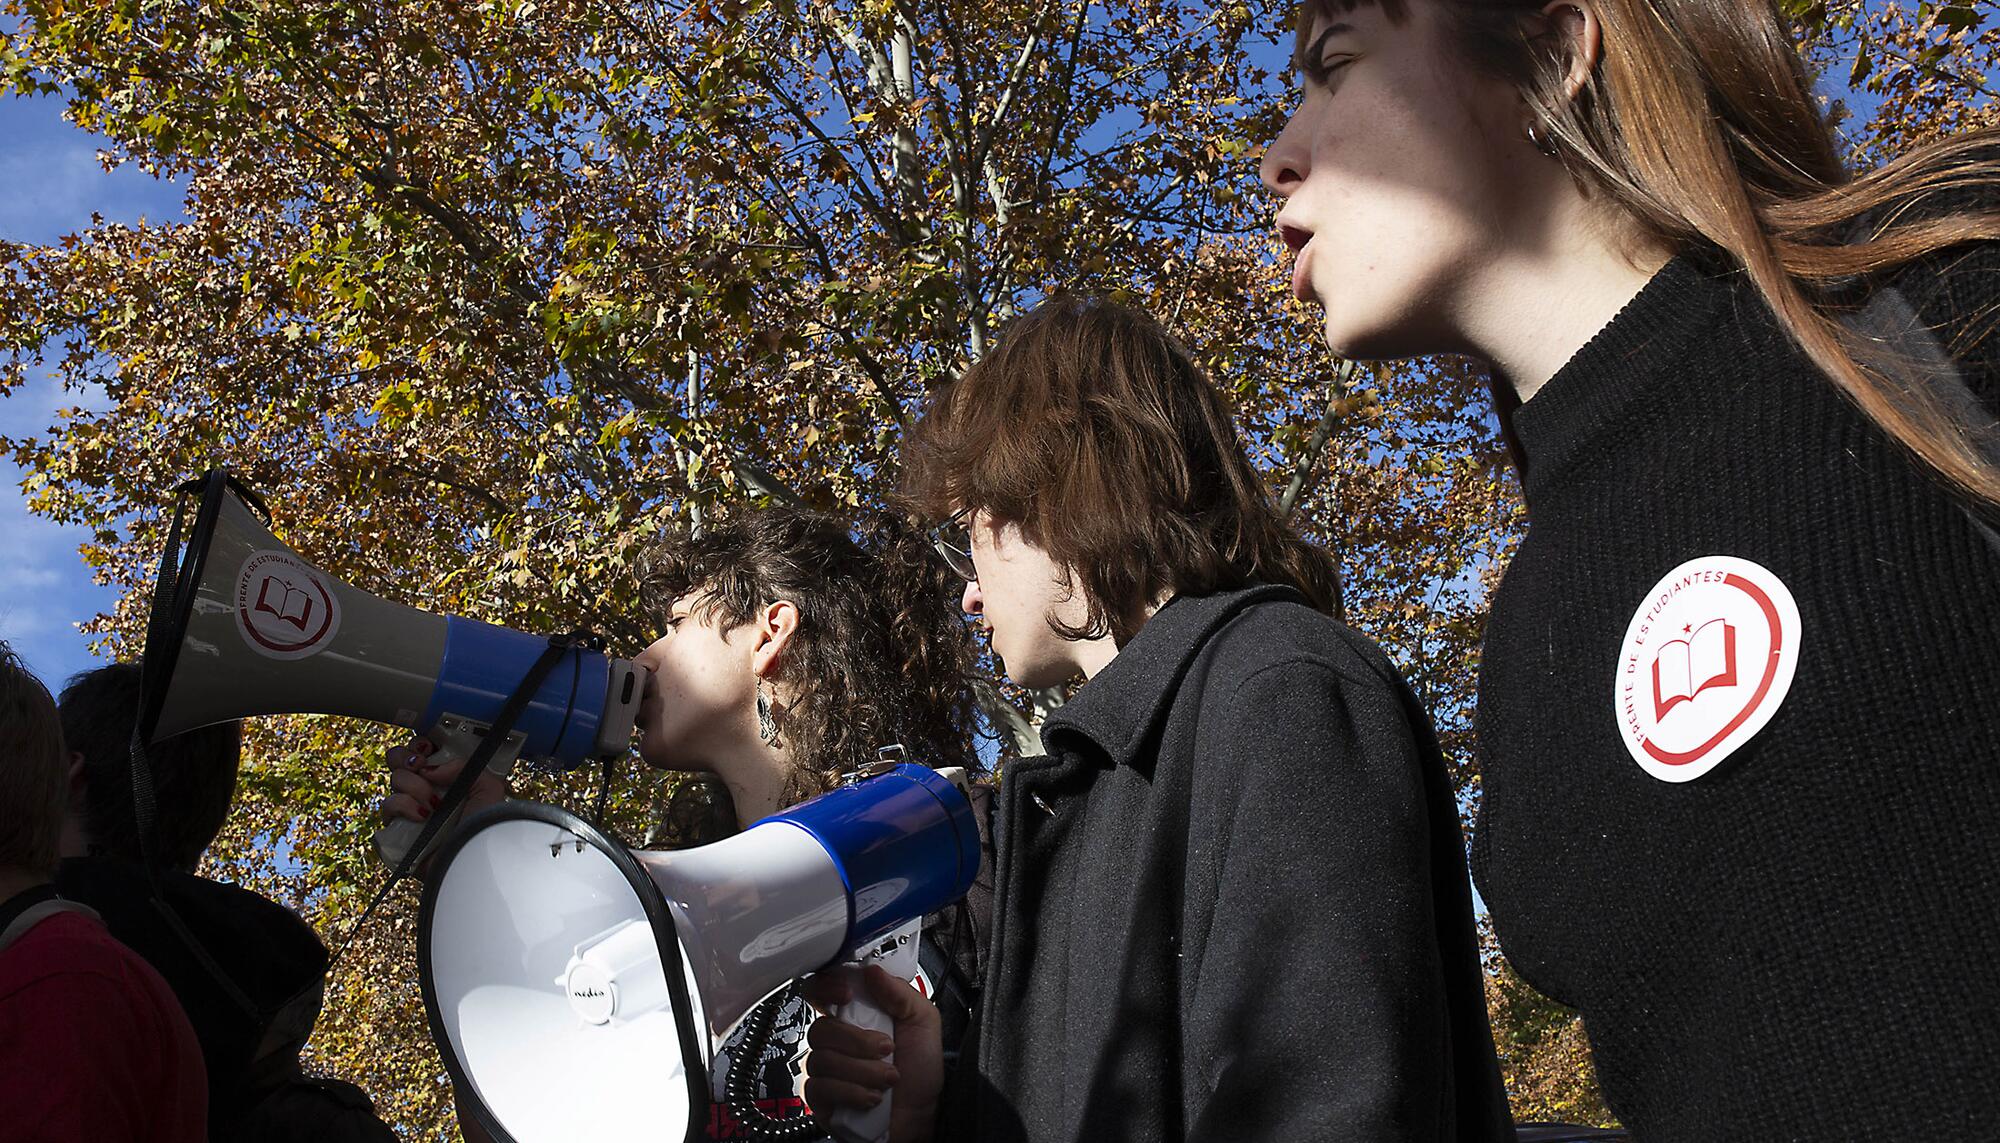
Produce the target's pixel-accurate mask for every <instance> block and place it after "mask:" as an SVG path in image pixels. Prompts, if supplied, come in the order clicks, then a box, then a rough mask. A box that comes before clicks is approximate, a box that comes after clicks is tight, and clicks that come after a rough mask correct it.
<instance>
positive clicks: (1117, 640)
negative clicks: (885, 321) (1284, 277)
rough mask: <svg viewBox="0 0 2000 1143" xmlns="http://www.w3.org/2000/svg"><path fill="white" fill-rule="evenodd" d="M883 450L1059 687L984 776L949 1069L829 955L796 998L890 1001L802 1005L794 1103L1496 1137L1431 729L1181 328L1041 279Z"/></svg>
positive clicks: (886, 984) (1116, 1123) (1272, 1136)
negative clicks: (897, 447) (806, 994)
mask: <svg viewBox="0 0 2000 1143" xmlns="http://www.w3.org/2000/svg"><path fill="white" fill-rule="evenodd" d="M904 459H905V466H906V468H905V487H906V490H907V492H908V495H909V497H910V498H911V500H913V501H914V502H915V504H916V505H917V506H918V507H920V508H921V509H922V510H923V511H924V512H925V513H926V514H928V515H930V516H932V517H933V518H936V519H940V520H945V521H947V522H948V525H947V527H946V528H944V529H942V530H941V533H940V537H939V545H940V549H941V550H942V551H943V552H944V553H945V554H946V555H947V558H948V559H949V561H950V562H951V563H952V564H953V566H954V568H955V569H956V570H958V571H959V572H960V574H961V575H962V576H963V577H964V578H965V580H966V584H965V591H964V596H963V598H962V601H961V605H962V606H963V608H964V610H965V611H966V612H967V613H969V614H971V615H973V616H975V617H976V618H977V619H978V620H979V622H980V623H981V624H982V625H983V626H984V627H985V628H986V629H987V630H988V631H990V632H991V636H992V647H993V651H994V654H995V655H997V656H998V657H999V658H1000V660H1001V661H1002V662H1003V663H1004V664H1005V666H1006V671H1007V675H1008V676H1009V677H1010V678H1012V679H1013V680H1014V681H1015V682H1017V683H1019V684H1021V685H1022V686H1026V687H1051V686H1059V685H1062V684H1064V683H1067V682H1070V681H1072V680H1075V679H1077V678H1079V677H1080V678H1081V679H1082V680H1083V682H1082V685H1081V686H1080V687H1079V688H1078V689H1077V690H1076V692H1075V694H1074V696H1073V697H1072V698H1071V699H1070V700H1069V702H1068V703H1067V704H1066V705H1064V706H1062V707H1061V708H1059V709H1058V710H1056V711H1055V712H1054V713H1053V714H1052V715H1050V716H1049V718H1048V719H1047V721H1046V723H1045V724H1044V726H1043V727H1042V738H1043V742H1044V744H1045V745H1046V747H1047V755H1046V757H1041V758H1024V759H1020V760H1018V761H1015V762H1013V763H1011V764H1010V766H1009V768H1008V769H1007V771H1006V773H1005V775H1004V777H1003V780H1002V782H1001V784H1000V793H999V798H998V800H999V806H998V809H997V811H996V812H997V821H996V833H997V835H998V837H999V842H998V850H997V854H996V859H995V865H994V899H993V922H992V923H993V944H992V948H991V950H990V956H989V958H988V960H987V964H986V976H985V982H984V992H983V995H982V998H981V1002H980V1009H979V1013H978V1017H977V1028H976V1033H975V1035H974V1037H973V1040H972V1042H971V1043H970V1044H969V1045H968V1046H967V1047H966V1048H965V1049H964V1051H963V1052H962V1054H961V1056H960V1058H959V1061H958V1063H957V1067H956V1070H955V1071H954V1073H953V1074H952V1075H951V1077H950V1078H949V1082H948V1083H947V1082H946V1080H945V1077H943V1076H942V1074H941V1072H942V1064H941V1062H940V1058H939V1053H938V1036H937V1031H936V1025H935V1018H934V1016H933V1015H932V1014H931V1013H930V1012H929V1011H928V1010H927V1008H928V1006H926V1005H924V1004H922V1003H921V1001H920V1000H919V999H918V998H917V997H916V994H915V993H914V992H912V991H911V990H910V989H909V988H907V987H905V986H903V985H900V984H898V983H896V982H893V981H890V980H889V979H888V978H887V977H886V976H885V975H884V974H882V973H880V972H879V971H871V972H870V973H869V974H868V975H866V976H864V977H861V978H858V979H857V978H855V977H854V976H853V975H852V974H847V973H840V974H826V975H825V976H823V977H822V978H821V979H820V980H816V981H815V982H814V986H813V989H812V996H813V999H814V1000H815V1002H816V1003H821V1004H837V1003H841V1002H843V1001H844V1000H845V999H846V998H847V997H848V996H851V995H852V990H853V989H855V988H857V987H860V988H866V989H868V990H869V991H870V992H871V994H872V995H873V997H874V998H875V1000H876V1001H877V1002H878V1003H880V1004H881V1005H882V1007H883V1010H884V1011H886V1012H889V1013H890V1014H891V1015H892V1016H893V1017H895V1018H896V1021H897V1024H896V1029H895V1034H894V1037H893V1043H892V1042H891V1038H890V1037H887V1036H884V1035H883V1034H880V1033H875V1032H866V1031H863V1030H861V1029H858V1028H855V1027H854V1026H852V1025H848V1024H845V1023H842V1022H838V1021H831V1020H821V1021H820V1022H819V1023H817V1024H815V1025H814V1027H813V1030H812V1033H811V1041H812V1046H813V1052H812V1055H811V1056H810V1057H809V1059H808V1064H807V1070H808V1074H809V1076H810V1077H811V1078H810V1079H809V1080H808V1082H807V1088H806V1097H807V1102H808V1103H810V1104H811V1105H812V1106H813V1107H814V1108H815V1109H816V1110H822V1111H824V1110H827V1109H831V1108H833V1107H835V1106H841V1105H846V1106H861V1105H868V1104H871V1103H872V1102H873V1101H875V1100H877V1099H879V1097H880V1093H881V1092H882V1091H884V1090H893V1091H894V1095H895V1098H894V1102H893V1104H892V1110H893V1114H894V1119H895V1122H894V1124H893V1125H892V1138H893V1139H895V1140H898V1141H908V1140H921V1139H930V1138H934V1137H937V1138H945V1139H952V1140H973V1139H978V1140H1035V1141H1054V1140H1091V1141H1094V1143H1095V1141H1104V1140H1179V1139H1205V1140H1225V1139H1227V1140H1296V1139H1315V1140H1329V1139H1355V1140H1363V1139H1365V1140H1392V1139H1394V1140H1450V1139H1468V1140H1484V1139H1504V1138H1508V1137H1510V1136H1511V1130H1512V1129H1511V1125H1510V1123H1509V1120H1508V1117H1507V1109H1506V1097H1505V1093H1504V1092H1503V1090H1502V1088H1501V1084H1500V1078H1499V1072H1498V1067H1497V1065H1496V1062H1495V1059H1494V1054H1493V1045H1492V1039H1491V1034H1490V1031H1489V1029H1488V1026H1487V1018H1486V1008H1485V1002H1484V995H1483V988H1482V980H1481V976H1480V970H1479V954H1478V944H1477V940H1476V937H1475V931H1474V927H1473V917H1472V902H1471V890H1470V887H1469V884H1468V882H1467V878H1466V870H1465V851H1464V848H1463V845H1462V842H1461V838H1460V834H1459V827H1458V818H1457V811H1456V807H1455V805H1454V801H1453V797H1452V786H1451V781H1450V778H1449V775H1448V774H1447V772H1446V768H1445V764H1444V760H1443V758H1442V756H1441V755H1440V754H1439V752H1438V747H1437V744H1436V741H1435V740H1434V738H1433V735H1432V731H1431V726H1430V723H1429V721H1428V719H1427V718H1426V717H1425V715H1424V712H1423V710H1422V708H1421V707H1420V706H1419V705H1418V703H1417V701H1416V699H1415V697H1414V696H1413V695H1412V693H1411V691H1410V689H1409V688H1408V687H1407V686H1406V685H1405V683H1404V682H1403V680H1402V678H1401V677H1400V675H1399V674H1398V673H1397V671H1396V669H1395V667H1394V666H1393V665H1392V664H1391V663H1390V662H1389V660H1388V659H1387V657H1385V656H1384V655H1383V653H1382V652H1381V651H1380V650H1379V649H1378V648H1377V647H1376V646H1375V645H1374V644H1372V643H1370V642H1369V641H1368V640H1367V639H1366V638H1364V637H1363V636H1361V635H1360V634H1358V633H1356V632H1355V631H1353V630H1351V629H1350V628H1348V627H1346V626H1344V625H1343V624H1342V623H1341V622H1339V620H1337V619H1336V618H1335V617H1334V613H1336V612H1337V611H1338V608H1339V588H1338V577H1337V575H1336V572H1335V567H1334V564H1333V562H1332V560H1331V559H1330V558H1329V557H1328V555H1327V554H1326V553H1325V552H1324V551H1322V550H1321V549H1319V548H1317V547H1314V546H1312V545H1311V544H1309V543H1307V542H1306V541H1305V540H1303V539H1302V538H1300V537H1299V536H1298V535H1297V534H1296V533H1295V532H1294V531H1293V530H1292V529H1291V528H1290V527H1289V526H1288V525H1287V524H1286V523H1285V521H1284V519H1283V518H1282V517H1281V516H1280V515H1279V514H1278V513H1277V512H1276V511H1275V510H1274V509H1273V507H1272V505H1271V503H1270V500H1269V497H1268V494H1267V491H1266V489H1265V486H1264V482H1263V481H1262V479H1261V478H1260V477H1259V476H1258V474H1257V472H1256V471H1255V470H1254V469H1253V468H1252V467H1251V466H1250V464H1249V461H1248V460H1247V459H1246V457H1245V455H1244V451H1243V446H1242V444H1241V443H1240V441H1239V440H1238V438H1237V435H1236V431H1235V429H1234V426H1233V423H1232V421H1231V418H1230V416H1229V410H1228V408H1227V406H1226V405H1225V404H1224V402H1223V400H1222V398H1221V396H1220V394H1218V393H1217V391H1216V389H1215V387H1214V386H1213V385H1212V384H1211V383H1210V381H1209V379H1208V377H1207V376H1206V375H1205V374H1204V373H1203V371H1202V370H1201V369H1200V367H1199V366H1198V365H1197V364H1196V363H1195V362H1194V361H1193V359H1192V358H1191V357H1190V356H1189V355H1188V353H1187V351H1186V350H1185V349H1184V348H1183V347H1182V346H1181V345H1180V344H1179V343H1178V342H1176V341H1175V340H1174V338H1173V337H1171V336H1170V335H1169V334H1168V333H1167V332H1166V331H1165V330H1164V329H1163V328H1161V326H1160V325H1159V324H1158V323H1157V322H1155V321H1154V320H1152V319H1151V318H1149V317H1147V316H1146V315H1144V314H1141V313H1138V312H1136V311H1133V310H1131V309H1128V308H1125V307H1123V306H1119V305H1115V304H1111V303H1108V302H1101V301H1085V300H1079V299H1074V298H1058V299H1055V300H1052V301H1049V302H1047V303H1045V304H1043V305H1042V306H1041V307H1039V308H1038V309H1036V310H1035V311H1034V312H1033V313H1031V314H1029V315H1027V316H1026V317H1024V318H1022V319H1020V320H1019V321H1017V322H1016V323H1014V325H1013V326H1012V327H1011V328H1010V329H1009V330H1007V331H1006V333H1005V334H1004V335H1003V337H1002V339H1001V341H1000V343H999V346H998V348H997V349H996V350H995V351H994V352H993V353H992V354H991V355H989V356H987V357H985V358H983V359H982V360H980V361H979V362H978V363H977V364H975V365H974V366H973V367H972V368H970V369H968V370H967V371H966V372H965V373H964V375H963V376H961V377H959V378H958V379H956V380H955V381H951V382H949V383H947V384H945V385H944V386H943V387H942V388H940V389H939V390H937V392H936V393H934V394H933V395H932V397H931V400H930V403H929V406H928V408H927V409H926V412H925V415H924V418H923V420H922V421H921V423H919V424H918V425H917V426H916V427H915V429H914V430H913V431H912V433H911V436H910V439H909V441H908V443H907V446H906V449H905V456H904ZM891 1048H893V1052H894V1061H893V1064H890V1063H886V1062H884V1061H883V1058H882V1057H883V1054H884V1053H885V1052H887V1051H889V1050H891Z"/></svg>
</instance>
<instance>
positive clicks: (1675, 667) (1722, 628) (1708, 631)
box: [1653, 619, 1736, 719]
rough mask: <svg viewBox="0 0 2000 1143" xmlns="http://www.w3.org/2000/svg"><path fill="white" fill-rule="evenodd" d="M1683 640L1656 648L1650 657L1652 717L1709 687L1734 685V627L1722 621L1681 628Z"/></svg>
mask: <svg viewBox="0 0 2000 1143" xmlns="http://www.w3.org/2000/svg"><path fill="white" fill-rule="evenodd" d="M1684 632H1685V634H1686V635H1687V638H1685V639H1675V640H1673V641H1672V642H1670V643H1663V644H1661V645H1660V653H1659V654H1658V655H1657V656H1655V657H1654V658H1653V717H1654V718H1655V719H1661V718H1665V717H1666V716H1667V712H1668V711H1670V710H1672V709H1674V707H1676V706H1678V705H1679V704H1681V703H1684V702H1687V701H1688V700H1689V699H1692V698H1693V697H1694V696H1696V695H1698V694H1700V693H1701V692H1703V691H1705V690H1707V689H1708V688H1710V687H1733V686H1735V685H1736V628H1735V626H1734V625H1732V624H1731V623H1729V622H1728V621H1727V620H1724V619H1711V620H1709V621H1708V622H1706V623H1704V624H1702V625H1701V626H1699V627H1694V626H1692V625H1689V626H1688V627H1687V628H1684Z"/></svg>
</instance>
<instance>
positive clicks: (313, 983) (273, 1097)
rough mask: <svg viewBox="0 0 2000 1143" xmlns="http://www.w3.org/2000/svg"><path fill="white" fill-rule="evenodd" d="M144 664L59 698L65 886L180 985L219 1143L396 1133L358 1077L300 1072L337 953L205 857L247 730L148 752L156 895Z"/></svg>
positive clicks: (106, 670)
mask: <svg viewBox="0 0 2000 1143" xmlns="http://www.w3.org/2000/svg"><path fill="white" fill-rule="evenodd" d="M139 699H140V670H139V666H138V664H136V663H116V664H113V665H111V666H107V667H100V668H98V669H97V670H94V671H89V672H86V673H84V674H80V675H78V676H76V677H75V678H73V679H71V680H70V682H69V685H68V686H67V687H65V688H64V689H63V693H62V705H61V711H62V731H63V736H64V738H65V739H66V741H67V743H68V746H69V755H68V766H67V770H68V784H69V799H68V800H69V810H68V813H67V814H66V815H65V816H64V818H63V823H62V838H61V854H62V858H63V860H62V864H61V866H60V867H59V868H58V869H57V871H56V877H55V885H56V888H57V890H58V891H60V892H61V893H62V894H63V896H64V897H66V898H68V899H70V900H74V901H78V902H82V903H84V904H87V905H89V906H90V907H91V908H92V909H95V910H96V911H97V912H98V913H99V914H100V915H102V917H103V918H104V923H105V925H106V926H107V927H108V928H109V929H110V930H111V933H112V935H114V936H116V937H117V938H118V939H119V940H121V941H123V942H124V943H125V944H127V945H129V946H131V948H133V949H134V950H136V951H137V952H138V953H139V954H140V955H141V956H143V957H145V958H146V961H147V962H148V963H149V964H151V965H152V966H153V967H154V968H155V969H157V970H158V971H159V973H160V974H161V975H162V976H163V977H165V978H166V980H167V982H168V983H169V984H170V985H171V986H172V987H173V990H174V994H175V995H176V996H178V997H179V998H180V1003H181V1006H182V1007H183V1008H184V1009H185V1010H186V1012H187V1015H188V1018H189V1019H190V1020H191V1021H192V1022H193V1026H194V1031H195V1035H196V1037H197V1038H198V1039H199V1041H200V1043H201V1051H202V1056H203V1059H204V1061H205V1063H206V1070H207V1074H208V1119H209V1132H210V1138H212V1139H213V1140H215V1141H216V1143H266V1141H271V1143H276V1141H280V1140H301V1141H313V1143H388V1141H389V1140H391V1139H393V1138H394V1135H393V1133H392V1132H391V1131H390V1130H389V1128H388V1126H387V1125H386V1124H384V1123H383V1122H382V1121H381V1120H380V1119H378V1118H377V1117H376V1116H375V1113H374V1107H373V1104H372V1103H371V1102H370V1101H369V1099H368V1096H367V1094H366V1093H365V1092H363V1091H362V1090H361V1089H360V1088H358V1087H355V1086H354V1085H353V1084H349V1083H346V1082H343V1081H340V1080H335V1079H328V1078H323V1077H314V1076H308V1075H306V1073H305V1071H304V1068H303V1067H302V1065H301V1063H300V1060H299V1052H300V1049H301V1048H303V1047H304V1045H305V1042H306V1039H307V1037H308V1036H310V1035H311V1033H312V1029H313V1024H314V1022H315V1021H316V1020H317V1019H318V1017H319V1011H320V1004H321V999H322V993H323V989H324V984H325V976H326V968H327V955H326V948H325V946H324V945H322V944H321V943H320V940H319V937H318V935H317V934H315V933H314V932H313V930H312V927H311V926H309V925H307V924H306V923H305V921H303V920H302V919H300V917H299V916H298V914H296V913H294V912H292V911H291V910H289V909H286V908H284V907H283V906H281V905H278V904H276V903H275V902H272V901H269V900H266V899H265V898H263V897H261V896H259V895H257V894H256V893H253V892H251V891H249V890H248V889H244V888H241V887H239V886H236V885H232V884H230V883H228V882H224V881H217V880H213V879H211V878H206V877H200V876H197V875H196V874H195V868H196V867H197V866H198V865H199V864H200V863H201V859H202V855H203V854H204V853H206V852H207V850H208V847H209V845H210V844H212V843H213V842H214V840H215V835H216V833H217V832H218V831H219V830H221V828H222V824H223V822H224V821H225V820H226V819H227V818H228V816H229V807H230V804H231V801H232V800H233V798H234V796H235V791H236V770H237V763H238V760H239V757H240V755H241V739H242V727H241V725H240V724H238V723H234V722H231V723H223V724H219V725H216V726H208V727H203V728H201V729H199V730H193V731H189V732H187V733H186V734H180V735H176V736H174V737H173V738H169V739H167V740H165V741H163V742H160V743H158V744H156V745H154V746H152V747H150V748H149V749H148V752H147V753H148V756H149V758H150V759H151V763H152V771H153V779H154V782H153V786H154V803H155V807H156V815H155V816H156V827H157V843H158V847H159V851H158V857H159V863H160V866H161V868H160V869H159V870H158V880H159V887H160V894H161V896H162V898H163V899H164V900H165V901H166V903H167V904H168V905H169V906H170V907H171V908H172V911H173V916H174V918H177V919H178V921H179V923H180V924H182V925H185V926H186V933H185V934H183V933H181V932H179V931H177V929H176V925H175V922H174V921H173V920H170V919H169V918H168V916H167V915H166V914H165V913H163V912H162V911H161V910H160V908H159V905H158V903H157V902H156V901H155V900H154V898H153V891H152V887H151V884H150V883H149V880H148V878H147V874H146V869H145V866H144V864H143V858H142V854H141V852H140V843H139V824H138V821H137V819H136V817H135V814H134V809H133V802H132V772H131V753H130V748H131V742H132V729H133V726H134V724H135V723H136V722H137V721H138V718H139Z"/></svg>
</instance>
